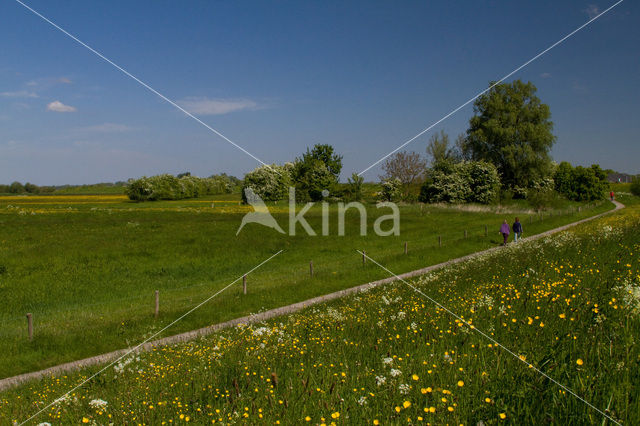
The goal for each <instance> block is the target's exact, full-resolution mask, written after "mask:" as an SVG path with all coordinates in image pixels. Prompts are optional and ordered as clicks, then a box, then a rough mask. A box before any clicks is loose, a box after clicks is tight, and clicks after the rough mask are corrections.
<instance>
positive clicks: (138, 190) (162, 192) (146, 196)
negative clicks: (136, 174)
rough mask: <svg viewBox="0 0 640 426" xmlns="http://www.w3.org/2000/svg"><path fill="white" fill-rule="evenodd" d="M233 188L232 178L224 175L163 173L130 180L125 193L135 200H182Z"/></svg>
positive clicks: (222, 192)
mask: <svg viewBox="0 0 640 426" xmlns="http://www.w3.org/2000/svg"><path fill="white" fill-rule="evenodd" d="M232 189H233V185H232V183H231V181H230V179H229V178H228V177H227V176H224V175H222V176H215V175H214V176H211V177H209V178H199V177H196V176H191V175H189V174H183V175H182V177H180V178H178V177H175V176H173V175H169V174H163V175H157V176H151V177H146V176H143V177H141V178H140V179H132V180H130V181H129V183H128V185H127V188H126V190H125V193H126V194H127V196H128V197H129V199H130V200H135V201H155V200H182V199H185V198H196V197H200V196H203V195H214V194H224V193H229V192H231V191H232Z"/></svg>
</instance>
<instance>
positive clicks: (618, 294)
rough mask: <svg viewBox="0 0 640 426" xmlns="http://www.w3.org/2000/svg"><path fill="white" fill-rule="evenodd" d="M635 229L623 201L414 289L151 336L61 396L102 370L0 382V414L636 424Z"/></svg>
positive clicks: (637, 217) (638, 290)
mask: <svg viewBox="0 0 640 426" xmlns="http://www.w3.org/2000/svg"><path fill="white" fill-rule="evenodd" d="M638 235H640V213H639V211H638V209H637V208H634V209H627V211H624V212H622V213H620V214H615V215H612V216H610V217H606V218H603V219H600V220H596V221H594V222H591V223H589V224H586V225H583V226H580V227H578V228H575V229H574V230H572V231H568V232H564V233H561V234H559V235H556V236H553V237H548V238H546V239H543V240H538V241H533V242H527V241H524V242H521V243H518V244H512V245H511V246H508V247H506V248H504V249H502V250H500V251H499V252H497V253H493V254H489V255H484V256H482V257H480V258H477V259H475V260H473V261H471V262H467V263H465V264H463V265H456V266H455V267H452V268H449V269H445V270H441V271H440V272H438V273H434V274H430V275H426V276H422V277H420V278H418V279H416V280H413V281H412V282H411V283H410V284H411V285H412V286H415V288H416V289H418V290H420V292H422V293H423V294H420V293H418V292H416V291H415V290H414V289H412V288H410V287H409V286H407V285H404V284H402V283H394V284H389V285H386V286H383V287H378V288H375V289H371V290H368V291H366V292H361V293H359V294H357V295H354V296H351V297H347V298H344V299H341V300H338V301H334V302H331V303H326V304H320V305H316V306H313V307H310V308H307V309H305V310H303V311H301V312H299V313H296V314H292V315H289V316H283V317H279V318H276V319H274V320H270V321H267V322H264V323H260V324H251V325H246V324H245V325H240V326H238V327H235V328H233V329H229V330H226V331H223V332H220V333H217V334H214V335H211V336H209V337H207V338H202V339H199V340H197V341H193V342H189V343H184V344H179V345H173V346H164V347H157V348H156V349H155V350H154V351H152V352H149V353H142V354H138V355H132V356H130V357H128V358H125V359H122V360H120V361H119V362H118V363H117V364H115V365H114V366H113V367H110V368H109V369H107V370H106V371H105V372H103V373H102V374H100V375H99V376H98V377H97V378H95V379H93V380H91V381H90V382H89V383H87V384H86V385H84V386H82V387H81V388H79V389H77V390H76V391H74V392H72V393H70V394H68V395H65V396H64V397H62V398H60V397H61V396H62V395H64V394H65V393H66V392H67V391H68V390H69V389H71V388H73V387H74V386H75V385H76V384H78V383H81V382H82V381H83V380H84V379H86V378H87V377H90V376H91V375H92V374H93V372H95V371H97V370H98V369H99V367H96V368H91V369H85V370H82V371H80V372H77V373H71V374H67V375H61V376H56V377H51V378H46V379H43V380H41V381H37V382H33V383H30V384H28V385H24V386H21V387H19V388H16V389H11V390H9V391H5V392H4V393H2V394H0V419H1V420H2V422H3V423H10V422H11V421H14V420H16V421H21V420H24V419H26V418H28V417H29V416H30V415H32V414H34V413H36V412H38V411H39V410H40V409H42V408H43V407H45V406H46V405H47V404H49V403H51V402H52V401H54V400H57V402H56V403H55V404H53V405H52V406H51V407H49V408H47V409H46V410H45V411H44V412H43V413H41V414H39V415H38V417H36V418H35V419H34V421H35V422H36V424H37V423H40V422H49V423H51V424H78V423H90V424H111V423H113V424H150V425H156V424H183V423H198V424H205V423H224V424H236V423H241V424H245V423H246V424H255V423H258V424H262V423H265V424H314V425H320V424H373V425H376V424H465V425H466V424H469V425H477V424H484V425H490V424H541V423H553V424H594V423H598V424H605V423H609V422H611V421H612V420H613V421H615V422H619V423H622V424H638V423H639V422H640V404H639V402H638V401H639V397H640V390H639V388H638V383H639V382H640V381H639V380H640V368H639V365H640V349H639V346H638V342H637V339H638V336H640V317H639V316H640V261H639V256H638V253H640V241H639V240H638V238H637V236H638ZM356 255H357V254H356ZM429 298H431V299H433V300H434V301H436V302H438V303H439V304H441V306H437V305H435V304H434V303H433V302H432V301H431V300H429ZM453 314H455V315H453ZM481 333H483V334H481ZM496 342H498V343H496ZM507 349H508V351H510V352H511V353H509V352H508V351H507ZM537 370H539V371H537ZM559 384H560V385H561V386H560V385H559ZM587 403H588V404H591V406H590V405H588V404H587ZM594 407H595V408H594ZM609 419H611V420H609Z"/></svg>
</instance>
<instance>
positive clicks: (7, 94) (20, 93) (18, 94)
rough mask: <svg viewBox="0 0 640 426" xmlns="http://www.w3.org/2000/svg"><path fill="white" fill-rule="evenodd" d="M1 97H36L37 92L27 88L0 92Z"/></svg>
mask: <svg viewBox="0 0 640 426" xmlns="http://www.w3.org/2000/svg"><path fill="white" fill-rule="evenodd" d="M0 96H2V97H3V98H37V97H38V94H37V93H35V92H31V91H28V90H18V91H15V92H0Z"/></svg>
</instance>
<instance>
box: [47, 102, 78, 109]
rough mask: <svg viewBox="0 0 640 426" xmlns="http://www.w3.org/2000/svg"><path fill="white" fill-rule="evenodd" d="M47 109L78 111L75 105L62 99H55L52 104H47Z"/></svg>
mask: <svg viewBox="0 0 640 426" xmlns="http://www.w3.org/2000/svg"><path fill="white" fill-rule="evenodd" d="M47 110H48V111H55V112H74V111H77V109H76V108H75V107H72V106H70V105H65V104H63V103H62V102H60V101H53V102H51V103H50V104H48V105H47Z"/></svg>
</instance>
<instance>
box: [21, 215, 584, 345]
mask: <svg viewBox="0 0 640 426" xmlns="http://www.w3.org/2000/svg"><path fill="white" fill-rule="evenodd" d="M577 211H578V213H579V212H580V211H581V207H578V208H577ZM574 213H575V210H574V209H571V214H572V215H573V214H574ZM539 217H540V220H544V213H540V215H539ZM549 217H553V212H549ZM529 223H530V224H531V223H533V215H529ZM468 236H469V233H468V232H467V230H466V229H465V230H464V238H468ZM484 236H485V237H488V236H489V227H488V226H487V225H484ZM438 247H442V235H438ZM404 254H409V243H408V242H407V241H405V242H404ZM366 263H367V254H366V252H365V251H364V250H362V264H363V265H365V264H366ZM309 276H310V277H313V261H309ZM242 294H247V275H246V274H245V275H243V276H242ZM155 302H156V303H155V311H154V317H155V318H158V316H159V315H160V291H159V290H156V291H155ZM27 331H28V335H29V340H30V341H31V340H33V315H32V314H31V313H28V314H27Z"/></svg>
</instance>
